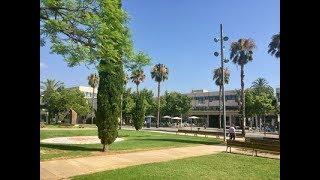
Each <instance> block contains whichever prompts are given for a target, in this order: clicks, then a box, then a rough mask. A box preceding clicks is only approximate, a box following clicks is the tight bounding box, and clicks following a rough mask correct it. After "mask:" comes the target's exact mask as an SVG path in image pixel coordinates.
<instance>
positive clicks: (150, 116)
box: [146, 115, 155, 118]
mask: <svg viewBox="0 0 320 180" xmlns="http://www.w3.org/2000/svg"><path fill="white" fill-rule="evenodd" d="M146 118H155V117H154V116H152V115H149V116H146Z"/></svg>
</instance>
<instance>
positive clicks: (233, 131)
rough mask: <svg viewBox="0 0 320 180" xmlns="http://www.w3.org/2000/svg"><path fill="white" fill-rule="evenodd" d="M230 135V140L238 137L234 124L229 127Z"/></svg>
mask: <svg viewBox="0 0 320 180" xmlns="http://www.w3.org/2000/svg"><path fill="white" fill-rule="evenodd" d="M229 136H230V140H235V139H236V129H235V127H234V125H233V124H231V126H230V128H229Z"/></svg>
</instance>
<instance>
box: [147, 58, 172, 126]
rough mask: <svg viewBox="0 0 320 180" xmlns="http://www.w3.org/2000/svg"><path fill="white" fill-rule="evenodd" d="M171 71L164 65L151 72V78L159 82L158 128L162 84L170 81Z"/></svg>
mask: <svg viewBox="0 0 320 180" xmlns="http://www.w3.org/2000/svg"><path fill="white" fill-rule="evenodd" d="M168 75H169V69H168V68H167V67H166V66H165V65H164V64H160V63H159V64H156V65H155V66H153V69H152V71H151V78H152V79H154V80H155V81H156V82H158V115H157V128H158V127H159V122H160V82H161V81H165V80H167V79H168Z"/></svg>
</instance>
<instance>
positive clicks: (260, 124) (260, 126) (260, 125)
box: [259, 116, 262, 132]
mask: <svg viewBox="0 0 320 180" xmlns="http://www.w3.org/2000/svg"><path fill="white" fill-rule="evenodd" d="M261 128H262V123H261V116H259V132H261Z"/></svg>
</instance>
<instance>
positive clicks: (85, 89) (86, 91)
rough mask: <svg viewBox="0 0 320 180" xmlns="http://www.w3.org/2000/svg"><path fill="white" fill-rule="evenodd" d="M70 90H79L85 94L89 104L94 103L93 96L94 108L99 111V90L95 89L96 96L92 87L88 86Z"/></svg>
mask: <svg viewBox="0 0 320 180" xmlns="http://www.w3.org/2000/svg"><path fill="white" fill-rule="evenodd" d="M70 89H77V90H79V91H81V92H83V94H84V97H85V98H86V99H87V101H88V103H90V104H91V103H92V96H93V98H94V99H93V108H94V109H97V94H98V88H95V89H94V94H93V88H92V87H87V86H76V87H71V88H70Z"/></svg>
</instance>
